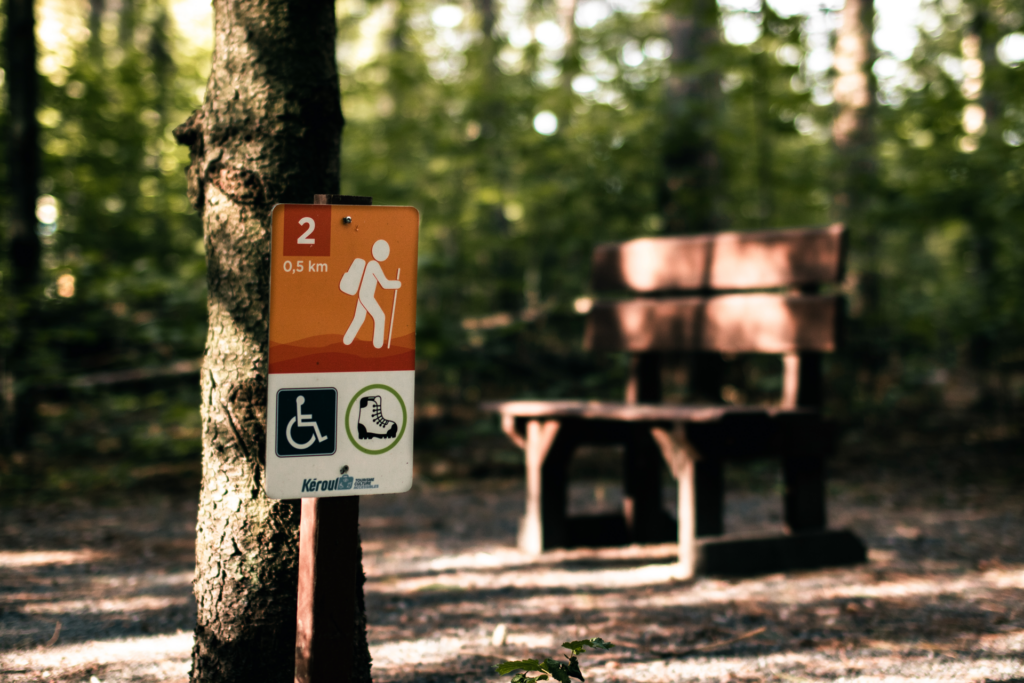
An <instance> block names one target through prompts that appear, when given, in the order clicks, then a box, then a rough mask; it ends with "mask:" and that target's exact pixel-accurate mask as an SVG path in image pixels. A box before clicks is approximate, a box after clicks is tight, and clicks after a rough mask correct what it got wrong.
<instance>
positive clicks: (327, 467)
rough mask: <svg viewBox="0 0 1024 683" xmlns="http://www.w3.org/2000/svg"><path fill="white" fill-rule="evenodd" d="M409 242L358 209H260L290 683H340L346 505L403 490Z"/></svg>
mask: <svg viewBox="0 0 1024 683" xmlns="http://www.w3.org/2000/svg"><path fill="white" fill-rule="evenodd" d="M418 237H419V213H418V212H417V211H416V210H415V209H413V208H411V207H375V206H372V202H371V200H370V198H369V197H347V196H343V195H315V197H314V203H313V204H312V205H309V204H284V205H278V206H276V207H274V212H273V217H272V231H271V259H270V267H271V276H270V326H269V327H270V372H269V376H268V383H269V391H268V400H267V476H266V490H267V495H268V496H269V497H271V498H302V520H301V523H300V528H299V586H298V611H297V614H296V634H295V681H296V683H325V682H326V681H332V682H335V681H345V682H347V681H350V680H352V674H353V666H354V662H355V658H356V656H357V655H358V653H357V652H356V651H355V646H356V630H355V620H356V617H357V614H356V608H357V601H358V599H359V594H358V592H357V589H358V586H359V585H360V583H359V582H360V579H361V576H360V564H361V563H360V557H361V552H360V548H359V535H358V527H359V496H361V495H373V494H381V493H400V492H403V491H408V490H409V488H410V486H411V485H412V406H413V405H414V387H415V379H414V376H415V373H414V370H415V345H416V337H415V321H416V259H417V251H418ZM389 290H390V291H389ZM389 313H390V315H389ZM385 340H386V345H385Z"/></svg>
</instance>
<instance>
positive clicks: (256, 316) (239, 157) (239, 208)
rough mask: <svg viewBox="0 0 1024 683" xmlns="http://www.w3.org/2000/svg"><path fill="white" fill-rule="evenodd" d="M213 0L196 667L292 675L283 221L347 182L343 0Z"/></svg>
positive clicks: (221, 672)
mask: <svg viewBox="0 0 1024 683" xmlns="http://www.w3.org/2000/svg"><path fill="white" fill-rule="evenodd" d="M213 5H214V17H215V20H214V39H215V43H214V53H213V66H212V70H211V74H210V79H209V82H208V84H207V91H206V101H205V102H204V104H203V106H202V107H201V108H200V109H198V110H197V111H196V112H195V113H194V114H193V115H192V116H191V117H190V118H189V120H188V121H187V122H186V123H184V124H183V125H182V126H180V127H179V128H178V129H177V130H176V131H175V134H176V136H177V139H178V141H179V142H180V143H182V144H186V145H188V146H189V147H190V150H191V157H192V163H191V166H190V167H189V172H188V178H189V197H190V199H191V200H192V202H193V204H194V205H195V207H196V208H197V210H199V211H200V212H201V213H202V217H203V232H204V238H205V244H206V256H207V282H208V286H209V333H208V336H207V345H206V358H205V361H204V363H203V371H202V417H203V484H202V492H201V494H200V501H199V520H198V525H197V527H198V528H197V531H198V536H197V544H196V555H197V557H196V578H195V594H196V600H197V602H198V623H197V625H196V633H195V646H194V649H193V652H192V674H191V678H192V681H204V682H214V681H232V682H237V681H261V682H275V681H276V682H279V683H285V682H286V681H287V682H290V681H292V680H293V672H294V662H295V609H296V588H297V576H298V573H297V567H298V560H297V557H298V545H297V536H298V517H299V508H298V505H297V504H296V503H297V501H275V500H269V499H267V497H266V495H265V493H264V488H263V472H264V463H265V460H264V458H265V454H264V435H265V429H266V402H267V396H266V394H267V382H266V373H267V351H268V349H267V314H268V298H269V297H268V295H269V259H270V220H269V219H270V209H271V207H272V206H273V205H274V204H276V203H279V202H304V203H309V202H310V201H311V200H312V195H313V194H314V193H330V192H336V191H337V188H338V187H339V163H340V162H339V152H340V144H341V128H342V125H343V120H342V116H341V108H340V94H339V85H338V74H337V68H336V64H335V58H334V54H335V26H336V24H335V15H334V2H333V0H214V3H213ZM361 575H362V572H361V571H360V576H361ZM361 595H362V590H361V584H360V590H359V596H360V597H361ZM359 603H360V605H359V607H360V608H361V599H360V600H359ZM357 621H358V622H359V623H358V624H357V628H356V629H355V631H356V638H357V643H356V649H355V651H356V654H357V657H356V659H357V660H358V661H357V662H356V663H355V665H354V666H355V671H354V672H353V674H352V680H354V681H368V680H369V678H370V675H369V668H370V667H369V654H368V651H367V647H366V634H365V621H364V617H363V616H362V610H361V609H359V617H358V618H357Z"/></svg>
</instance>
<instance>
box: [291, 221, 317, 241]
mask: <svg viewBox="0 0 1024 683" xmlns="http://www.w3.org/2000/svg"><path fill="white" fill-rule="evenodd" d="M299 225H308V226H309V230H307V231H306V232H304V233H302V235H301V236H300V237H299V239H298V240H296V241H297V242H298V243H299V244H316V240H315V239H314V238H312V237H310V235H312V234H313V231H314V230H316V223H315V222H314V221H313V219H312V218H309V217H308V216H307V217H306V218H303V219H301V220H300V221H299Z"/></svg>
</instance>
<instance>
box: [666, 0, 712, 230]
mask: <svg viewBox="0 0 1024 683" xmlns="http://www.w3.org/2000/svg"><path fill="white" fill-rule="evenodd" d="M667 9H668V14H667V17H666V18H667V20H668V32H669V40H670V41H671V42H672V75H671V77H670V78H669V81H668V85H667V93H666V107H667V121H666V124H667V125H666V136H665V153H664V164H665V181H664V185H663V187H662V214H663V216H664V219H665V225H664V229H665V231H666V232H670V233H678V232H700V231H706V230H713V229H715V228H716V227H718V220H717V217H716V211H715V203H716V202H715V197H716V190H717V185H718V182H717V181H718V175H719V174H718V155H717V153H716V150H715V142H714V125H715V121H716V119H717V113H718V110H719V108H720V106H721V100H722V97H721V86H720V85H719V82H720V79H721V74H720V73H718V69H717V68H716V67H715V62H714V52H715V50H716V48H717V47H718V45H719V40H720V38H719V31H718V4H717V3H716V2H715V0H674V2H671V3H669V4H668V6H667Z"/></svg>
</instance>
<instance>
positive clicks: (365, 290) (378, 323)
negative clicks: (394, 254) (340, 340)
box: [344, 240, 402, 349]
mask: <svg viewBox="0 0 1024 683" xmlns="http://www.w3.org/2000/svg"><path fill="white" fill-rule="evenodd" d="M371 252H372V253H373V258H374V260H373V261H370V262H369V263H367V264H366V269H365V270H364V271H363V277H362V280H361V281H360V283H359V300H358V301H357V302H356V314H355V315H354V316H353V317H352V324H351V325H349V326H348V331H347V332H346V333H345V340H344V341H345V345H346V346H348V345H349V344H351V343H352V342H353V341H354V340H355V338H356V335H357V334H359V330H360V328H362V326H363V322H364V321H365V320H366V314H367V313H369V314H370V317H371V318H373V346H374V348H378V349H379V348H381V347H382V346H384V322H385V315H384V309H382V308H381V307H380V304H378V303H377V298H376V295H377V285H380V286H381V287H382V288H383V289H399V288H401V286H402V283H401V281H400V280H398V279H395V280H389V279H387V277H386V276H385V275H384V270H383V269H382V268H381V267H380V262H381V261H387V260H388V256H390V255H391V247H390V246H388V243H387V242H385V241H384V240H377V241H376V242H374V243H373V248H372V249H371ZM357 260H362V259H357ZM392 315H394V314H393V313H392Z"/></svg>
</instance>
